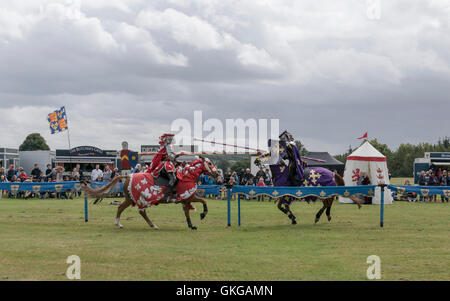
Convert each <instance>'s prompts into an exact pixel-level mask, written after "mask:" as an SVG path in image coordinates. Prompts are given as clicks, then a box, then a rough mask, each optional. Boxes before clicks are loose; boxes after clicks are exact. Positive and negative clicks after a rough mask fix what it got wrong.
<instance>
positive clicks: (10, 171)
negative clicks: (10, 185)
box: [6, 165, 16, 182]
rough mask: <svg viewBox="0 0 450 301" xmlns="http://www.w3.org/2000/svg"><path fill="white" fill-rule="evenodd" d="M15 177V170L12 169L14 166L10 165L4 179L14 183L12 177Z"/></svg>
mask: <svg viewBox="0 0 450 301" xmlns="http://www.w3.org/2000/svg"><path fill="white" fill-rule="evenodd" d="M15 175H16V170H15V169H14V165H10V166H9V169H8V172H7V174H6V179H7V180H8V181H9V182H14V181H13V176H15Z"/></svg>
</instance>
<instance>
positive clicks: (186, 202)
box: [82, 158, 217, 230]
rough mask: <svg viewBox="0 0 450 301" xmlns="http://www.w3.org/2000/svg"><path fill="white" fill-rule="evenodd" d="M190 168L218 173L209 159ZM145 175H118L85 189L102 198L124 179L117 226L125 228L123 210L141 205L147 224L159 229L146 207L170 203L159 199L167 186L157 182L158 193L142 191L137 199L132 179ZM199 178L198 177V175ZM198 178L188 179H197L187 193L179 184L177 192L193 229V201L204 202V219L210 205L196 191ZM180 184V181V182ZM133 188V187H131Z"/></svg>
mask: <svg viewBox="0 0 450 301" xmlns="http://www.w3.org/2000/svg"><path fill="white" fill-rule="evenodd" d="M190 168H193V169H196V170H195V171H197V173H198V175H200V173H202V172H204V173H208V174H210V175H212V176H216V175H217V169H216V167H215V166H214V165H213V164H212V163H211V161H209V160H208V159H204V158H201V163H199V164H196V165H193V166H191V167H190ZM135 175H136V176H137V177H143V176H144V174H133V175H130V176H118V177H115V178H114V179H113V180H112V181H111V182H110V183H109V184H108V185H106V186H103V187H101V188H99V189H96V190H94V189H92V188H91V187H90V186H89V185H87V184H86V183H83V184H82V186H83V189H85V190H86V191H87V193H88V194H89V196H91V197H96V198H102V197H104V196H105V195H106V194H108V192H109V191H110V190H111V189H112V188H113V187H114V186H115V185H116V184H118V183H119V181H120V180H124V185H123V191H124V195H125V201H123V202H122V203H121V204H120V206H119V208H118V210H117V215H116V222H115V224H116V226H117V227H119V228H121V229H122V228H123V226H122V225H121V224H120V216H121V214H122V212H123V211H124V210H125V209H127V208H128V207H130V206H136V205H138V206H139V213H140V215H141V216H142V217H143V218H144V220H145V221H146V222H147V224H148V225H149V226H150V228H152V229H155V230H158V229H159V228H158V226H156V225H155V224H154V223H153V222H152V221H151V220H150V219H149V218H148V216H147V213H146V209H147V208H149V207H150V206H152V205H157V204H168V203H163V202H160V201H159V199H160V198H161V197H162V195H163V194H164V191H165V189H166V187H165V186H158V185H157V184H155V185H154V186H152V187H151V188H152V189H154V190H157V192H158V193H157V194H155V195H151V197H149V195H144V194H143V193H142V195H141V197H140V198H139V199H138V200H136V198H135V197H134V195H133V193H132V191H130V188H131V187H132V186H131V185H130V184H131V181H132V178H133V177H136V176H135ZM145 176H146V179H149V177H151V175H150V174H146V175H145ZM197 178H198V177H197ZM197 178H195V179H189V180H186V181H191V180H192V181H195V182H193V183H192V185H191V186H192V189H190V190H189V193H188V194H187V193H186V191H182V190H179V189H178V187H181V186H183V185H177V193H178V194H179V195H180V196H181V197H180V198H179V199H178V200H177V201H176V202H175V203H181V204H182V205H183V211H184V214H185V216H186V222H187V224H188V227H189V228H190V229H192V230H197V227H196V226H193V225H192V222H191V218H190V209H191V208H192V206H191V203H196V202H199V203H202V204H203V212H202V213H201V214H200V217H201V219H204V218H205V217H206V215H207V213H208V206H207V203H206V201H205V200H204V199H202V198H199V197H197V196H196V194H195V192H196V188H197V187H196V185H195V183H196V181H197ZM186 181H185V182H183V179H181V182H182V183H184V184H186V183H187V182H186ZM178 184H180V183H178ZM131 189H132V188H131Z"/></svg>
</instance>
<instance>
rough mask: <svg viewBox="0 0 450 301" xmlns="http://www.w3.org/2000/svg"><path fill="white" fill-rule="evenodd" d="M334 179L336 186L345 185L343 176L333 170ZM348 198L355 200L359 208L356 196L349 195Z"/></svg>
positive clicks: (359, 202)
mask: <svg viewBox="0 0 450 301" xmlns="http://www.w3.org/2000/svg"><path fill="white" fill-rule="evenodd" d="M334 181H335V182H336V185H337V186H345V181H344V178H343V177H341V176H340V175H339V174H338V173H337V172H334ZM349 199H351V200H352V201H353V202H355V203H356V204H357V205H358V208H359V209H361V207H362V205H361V201H360V200H359V199H358V198H357V197H355V196H351V197H349Z"/></svg>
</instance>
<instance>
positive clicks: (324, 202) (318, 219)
mask: <svg viewBox="0 0 450 301" xmlns="http://www.w3.org/2000/svg"><path fill="white" fill-rule="evenodd" d="M325 209H327V204H326V199H325V200H323V207H322V208H321V209H320V210H319V212H317V214H316V221H315V223H316V224H317V223H318V222H319V221H320V217H321V216H322V214H323V212H324V211H325Z"/></svg>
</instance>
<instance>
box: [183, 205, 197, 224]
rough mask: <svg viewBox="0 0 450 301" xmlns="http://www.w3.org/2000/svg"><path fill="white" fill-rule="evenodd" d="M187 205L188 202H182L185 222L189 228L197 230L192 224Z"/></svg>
mask: <svg viewBox="0 0 450 301" xmlns="http://www.w3.org/2000/svg"><path fill="white" fill-rule="evenodd" d="M189 205H190V202H183V211H184V215H185V216H186V222H187V224H188V227H189V228H190V229H192V230H197V227H195V226H193V225H192V221H191V215H190V213H189Z"/></svg>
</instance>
